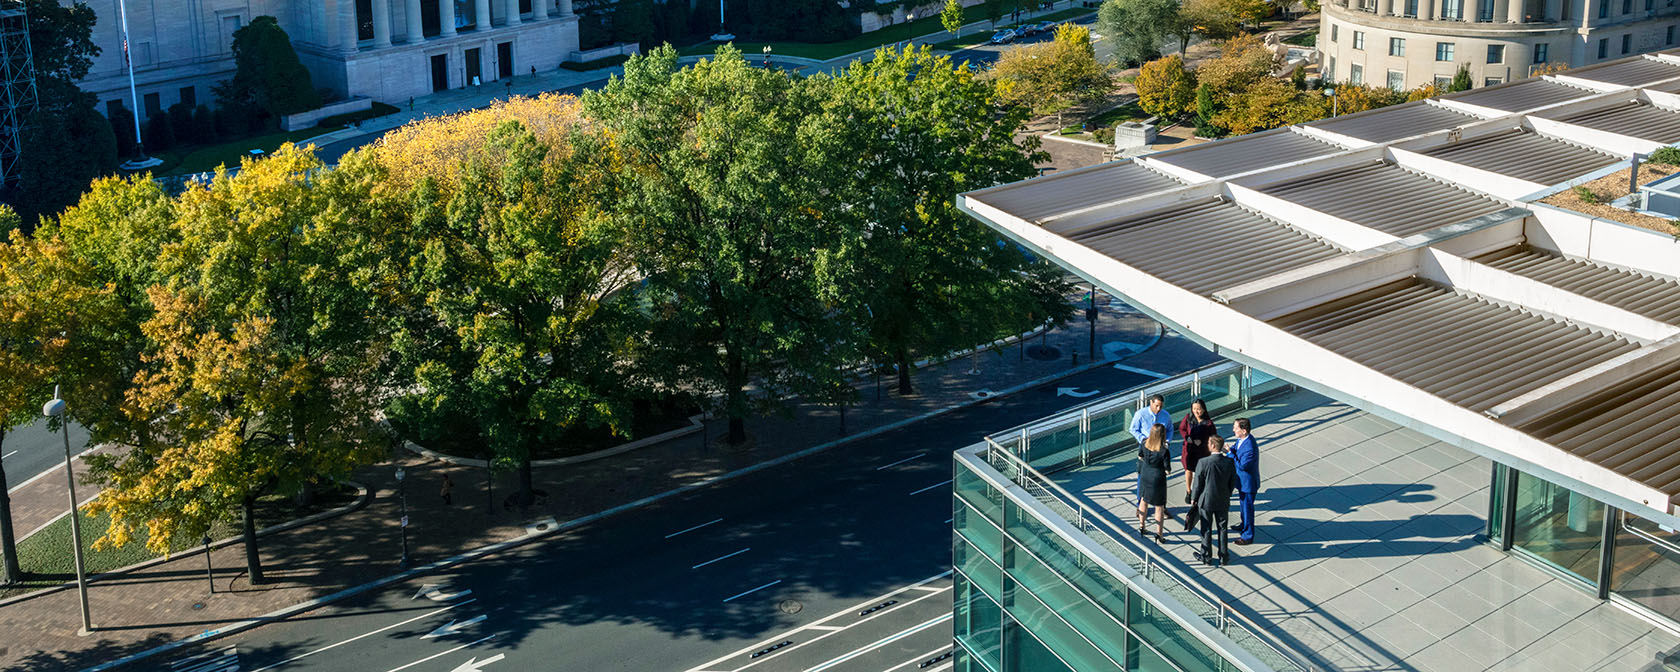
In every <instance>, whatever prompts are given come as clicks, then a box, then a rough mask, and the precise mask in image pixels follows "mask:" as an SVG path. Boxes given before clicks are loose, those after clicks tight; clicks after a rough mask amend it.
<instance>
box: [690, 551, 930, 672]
mask: <svg viewBox="0 0 1680 672" xmlns="http://www.w3.org/2000/svg"><path fill="white" fill-rule="evenodd" d="M949 575H950V572H946V573H945V574H944V575H942V576H936V577H933V578H931V579H923V580H921V581H918V582H917V583H916V584H915V585H911V586H906V587H904V588H900V589H898V590H895V591H893V592H890V593H887V594H885V595H882V596H880V597H876V598H874V599H872V600H868V601H866V602H861V603H859V604H857V605H855V606H853V607H851V608H849V609H845V610H842V611H837V612H835V613H833V614H829V615H828V616H825V617H823V619H822V620H820V621H817V622H815V623H811V624H808V625H804V626H801V627H798V628H795V629H793V630H789V631H787V632H784V633H781V634H780V635H777V636H776V637H773V638H771V639H766V640H764V641H762V642H759V643H757V644H754V645H752V646H749V647H747V648H744V649H741V650H740V651H736V652H735V653H732V654H729V655H727V656H724V657H723V658H719V659H717V660H714V661H712V662H709V663H706V664H705V665H703V666H701V667H697V668H694V669H693V670H689V672H704V670H703V668H711V667H714V666H718V665H722V664H723V663H724V662H725V661H728V660H729V659H731V658H739V657H741V656H744V655H746V654H748V653H750V652H753V651H758V650H760V649H763V648H764V647H766V646H770V645H772V644H775V643H776V642H780V641H782V640H784V639H788V638H790V637H793V636H794V635H797V634H799V633H801V632H804V631H806V630H817V631H821V632H822V633H823V634H820V635H817V636H815V637H812V638H810V639H808V640H805V641H802V642H798V643H795V644H794V645H793V647H789V648H794V647H799V646H810V645H812V644H816V643H817V642H820V641H822V640H824V639H828V638H829V637H831V636H833V635H838V634H840V633H842V632H845V631H847V630H850V629H852V628H855V627H858V626H860V625H864V624H867V623H873V622H874V621H875V620H876V619H879V618H886V617H887V616H886V615H887V614H896V613H898V612H900V611H903V610H904V609H908V608H909V607H910V605H913V604H915V603H917V602H920V601H922V600H925V599H928V598H931V597H935V596H938V595H939V594H940V593H943V592H945V591H948V590H951V588H952V586H945V587H944V588H931V587H928V586H926V585H924V584H926V583H928V582H929V581H937V580H939V579H941V578H944V576H949ZM915 588H921V589H924V590H931V591H933V592H931V593H927V594H924V595H921V596H919V597H916V598H915V599H912V600H910V601H908V602H903V603H901V604H898V605H895V606H894V608H893V609H884V610H881V611H877V612H874V613H872V614H869V615H868V616H864V617H863V618H860V619H858V620H857V621H854V622H853V623H851V624H850V625H847V626H844V627H840V626H833V625H821V624H822V623H826V622H828V621H832V620H834V619H836V618H840V617H842V616H848V617H849V616H852V615H855V614H856V613H857V612H858V611H859V610H861V609H866V608H869V607H873V606H875V605H878V604H880V603H881V602H882V601H884V600H886V599H887V598H889V597H892V596H894V595H898V594H900V593H904V592H908V591H909V590H911V589H915ZM786 650H787V649H784V651H786ZM769 660H771V659H770V658H760V659H758V660H754V661H752V662H750V663H747V664H746V665H742V666H740V667H737V668H735V669H733V670H727V671H726V672H744V670H746V669H747V668H749V667H755V666H757V665H758V664H759V663H763V662H766V661H769Z"/></svg>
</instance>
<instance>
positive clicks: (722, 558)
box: [689, 547, 752, 602]
mask: <svg viewBox="0 0 1680 672" xmlns="http://www.w3.org/2000/svg"><path fill="white" fill-rule="evenodd" d="M750 550H752V548H751V547H748V548H743V549H741V550H739V551H735V552H734V553H730V554H729V555H725V556H720V557H716V558H712V559H711V560H707V561H705V562H702V563H700V564H698V565H695V566H693V567H690V568H689V569H700V568H701V567H705V566H706V565H709V564H712V563H714V562H717V561H719V560H728V559H730V558H733V557H735V556H737V555H740V554H742V553H745V552H747V551H750ZM725 601H726V602H727V601H728V600H725Z"/></svg>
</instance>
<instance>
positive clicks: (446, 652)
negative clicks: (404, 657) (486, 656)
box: [385, 635, 495, 672]
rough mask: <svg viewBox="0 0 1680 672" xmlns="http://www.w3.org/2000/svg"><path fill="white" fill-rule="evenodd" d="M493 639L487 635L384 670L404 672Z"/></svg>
mask: <svg viewBox="0 0 1680 672" xmlns="http://www.w3.org/2000/svg"><path fill="white" fill-rule="evenodd" d="M493 638H495V635H488V636H485V637H483V638H481V639H477V640H473V641H471V642H467V643H466V644H462V645H460V646H457V647H455V648H453V649H450V650H448V651H444V652H443V653H434V654H432V655H429V656H426V657H425V658H421V659H420V660H416V661H414V662H412V663H409V664H407V665H404V666H402V667H393V668H391V669H389V670H386V671H385V672H401V671H402V670H406V669H408V668H411V667H414V666H415V665H419V664H420V663H424V662H426V661H429V660H432V659H434V658H442V657H444V656H447V655H449V654H451V653H455V652H456V651H460V650H461V649H464V648H467V647H469V646H472V645H474V644H479V643H482V642H487V641H490V640H491V639H493Z"/></svg>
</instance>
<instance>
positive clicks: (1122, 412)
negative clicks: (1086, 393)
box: [1085, 404, 1137, 459]
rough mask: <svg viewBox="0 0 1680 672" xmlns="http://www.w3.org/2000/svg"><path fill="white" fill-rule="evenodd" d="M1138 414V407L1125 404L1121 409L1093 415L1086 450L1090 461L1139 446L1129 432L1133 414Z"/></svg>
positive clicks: (1086, 439) (1086, 438)
mask: <svg viewBox="0 0 1680 672" xmlns="http://www.w3.org/2000/svg"><path fill="white" fill-rule="evenodd" d="M1136 412H1137V408H1136V405H1134V404H1124V405H1121V406H1120V407H1119V408H1115V409H1110V410H1105V411H1103V412H1101V413H1092V414H1091V429H1090V432H1089V433H1088V434H1087V436H1086V437H1085V450H1086V455H1087V456H1088V458H1089V459H1095V458H1096V457H1098V456H1099V455H1108V454H1110V453H1113V452H1115V451H1117V450H1124V449H1129V448H1130V447H1131V446H1134V445H1136V444H1137V442H1136V441H1133V440H1132V435H1131V433H1130V432H1128V431H1127V428H1128V427H1131V426H1132V414H1134V413H1136Z"/></svg>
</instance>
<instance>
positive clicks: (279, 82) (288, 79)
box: [216, 16, 321, 117]
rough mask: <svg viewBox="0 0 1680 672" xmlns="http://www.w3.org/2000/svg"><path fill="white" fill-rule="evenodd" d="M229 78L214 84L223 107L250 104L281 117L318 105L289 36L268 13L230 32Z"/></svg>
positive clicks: (316, 96)
mask: <svg viewBox="0 0 1680 672" xmlns="http://www.w3.org/2000/svg"><path fill="white" fill-rule="evenodd" d="M233 63H234V73H233V78H232V79H229V80H228V81H226V82H224V83H223V84H220V85H218V86H217V87H216V96H217V98H219V99H220V100H221V101H222V103H223V105H224V106H227V107H231V108H235V109H238V108H240V107H243V106H254V107H255V108H256V109H258V110H261V111H262V112H263V113H265V114H268V115H271V116H277V117H278V116H284V115H288V114H296V113H298V112H304V111H307V110H313V109H315V108H317V107H320V106H321V94H320V93H319V92H317V91H316V90H315V85H314V84H313V83H312V82H311V81H310V78H309V70H308V69H307V68H305V67H303V63H302V62H300V61H298V57H297V51H296V50H294V49H293V48H292V38H291V37H290V36H288V35H286V31H285V29H283V28H281V27H280V21H279V20H277V19H275V18H274V17H272V16H259V17H256V18H254V19H251V22H250V23H249V24H246V25H245V27H243V28H240V29H239V30H236V31H233Z"/></svg>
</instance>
